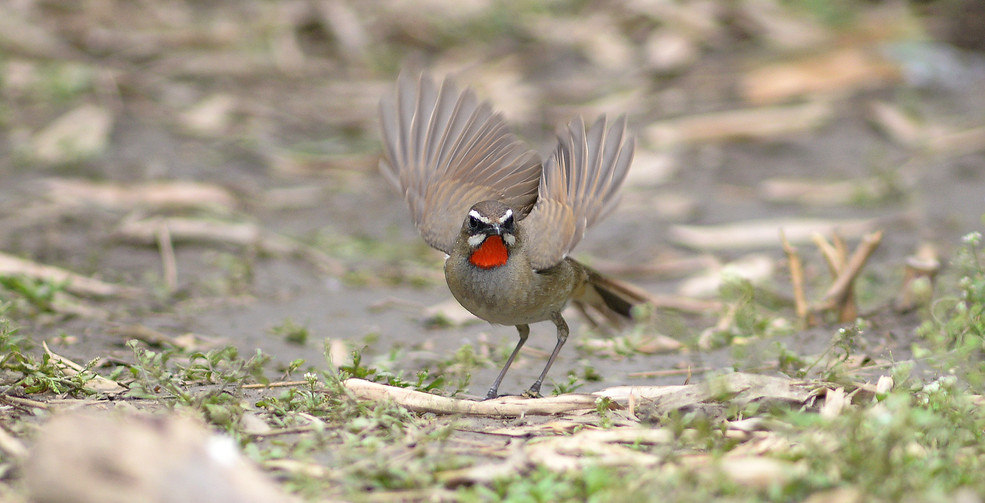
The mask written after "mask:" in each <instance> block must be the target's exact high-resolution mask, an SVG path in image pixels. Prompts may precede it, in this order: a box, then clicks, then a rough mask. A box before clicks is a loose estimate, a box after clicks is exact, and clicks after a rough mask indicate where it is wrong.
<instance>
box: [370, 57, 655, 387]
mask: <svg viewBox="0 0 985 503" xmlns="http://www.w3.org/2000/svg"><path fill="white" fill-rule="evenodd" d="M380 117H381V126H382V131H383V143H384V157H383V159H382V160H381V161H380V169H381V171H382V172H383V174H384V175H385V177H386V178H387V179H389V180H390V182H391V183H393V184H394V186H396V187H397V188H398V189H399V190H400V191H401V192H402V193H403V195H404V197H405V198H406V200H407V203H408V205H409V206H410V213H411V216H412V218H413V220H414V223H415V224H416V225H417V229H418V230H419V231H420V233H421V236H422V237H423V238H424V240H425V241H427V243H428V244H429V245H431V246H432V247H434V248H436V249H438V250H441V251H443V252H445V253H446V254H447V258H446V259H445V267H444V270H445V279H446V281H447V283H448V288H449V289H450V290H451V293H452V295H454V296H455V299H457V300H458V302H459V303H460V304H461V305H462V306H463V307H465V309H467V310H469V311H470V312H471V313H472V314H474V315H476V316H478V317H479V318H482V319H483V320H486V321H488V322H490V323H494V324H501V325H514V326H515V327H516V329H517V331H518V332H519V336H520V340H519V342H517V345H516V347H515V348H514V349H513V352H512V353H511V354H510V357H509V358H508V359H507V360H506V364H505V365H504V366H503V369H502V371H500V373H499V375H498V376H497V377H496V380H495V382H493V385H492V387H490V389H489V392H488V393H487V394H486V397H487V399H489V398H496V397H497V396H498V393H499V385H500V383H501V382H502V381H503V377H504V376H505V375H506V371H507V370H508V369H509V368H510V365H511V364H512V363H513V360H514V359H515V358H516V355H517V353H518V352H519V351H520V348H521V347H523V344H524V343H525V342H526V341H527V337H528V336H529V335H530V327H529V324H531V323H536V322H539V321H547V320H550V321H552V322H553V323H554V325H555V326H556V327H557V344H556V345H555V346H554V351H552V352H551V356H550V358H549V359H548V360H547V365H546V366H545V367H544V370H543V372H541V374H540V377H538V378H537V381H536V382H534V383H533V385H531V386H530V388H529V389H528V390H527V392H526V393H525V395H526V396H532V397H536V396H540V387H541V384H542V383H543V381H544V378H545V377H546V376H547V372H548V371H549V370H550V368H551V365H553V364H554V360H555V359H556V358H557V355H558V352H560V350H561V347H562V346H564V343H565V341H566V340H567V338H568V325H567V323H565V321H564V318H563V317H562V316H561V311H562V310H563V309H564V308H565V306H566V305H567V304H568V303H569V301H570V302H573V303H575V304H577V305H578V307H580V308H582V310H583V312H584V306H586V305H587V306H591V307H592V308H594V309H597V310H598V311H599V312H601V313H603V314H605V315H606V316H607V317H609V318H615V317H617V316H613V314H616V315H619V316H621V317H624V318H627V319H629V318H630V317H631V309H632V308H633V306H634V305H637V304H641V303H644V302H646V301H647V297H646V294H645V293H643V292H642V291H640V290H639V289H637V288H635V287H632V286H630V285H626V284H624V283H621V282H617V281H614V280H611V279H608V278H604V277H603V276H601V275H600V274H599V273H597V272H596V271H594V270H592V269H590V268H588V267H587V266H585V265H583V264H581V263H579V262H577V261H575V260H574V259H572V258H570V257H568V254H569V253H570V252H571V250H572V249H573V248H574V247H575V245H576V244H578V241H579V240H580V239H581V238H582V236H584V234H585V230H586V229H588V228H589V227H591V226H592V225H593V224H595V223H596V222H597V221H599V220H600V219H602V218H603V217H605V216H606V215H607V214H608V213H609V212H611V211H612V210H613V209H614V208H615V206H616V203H617V202H618V200H619V197H618V190H619V186H620V185H621V184H622V182H623V180H624V179H625V178H626V173H627V172H628V170H629V165H630V163H631V162H632V158H633V149H634V146H635V140H634V139H633V138H632V137H630V136H629V135H627V133H626V119H625V117H622V118H620V119H618V120H616V121H615V122H614V123H613V124H612V125H611V126H607V121H606V118H605V116H602V117H600V118H599V119H598V120H596V121H595V123H593V124H592V126H591V127H590V128H588V129H587V130H586V128H585V125H584V123H583V122H582V120H581V119H580V118H578V119H575V120H573V121H572V122H571V123H570V124H568V126H567V128H566V129H565V130H564V131H563V132H562V133H561V134H560V135H559V137H558V144H557V147H556V148H555V149H554V152H553V154H552V155H551V156H550V157H549V158H547V159H546V160H545V161H543V162H542V161H541V160H540V158H539V156H538V155H537V154H536V153H535V152H533V151H531V150H529V149H527V148H526V147H525V146H523V144H522V143H521V142H520V140H519V139H518V138H517V137H516V136H515V135H513V134H512V133H510V132H509V131H508V130H507V128H506V123H505V121H504V119H503V117H502V115H501V114H499V113H494V112H493V109H492V107H491V105H490V104H489V103H487V102H480V101H479V99H478V98H477V97H476V94H475V93H474V92H473V91H472V90H471V89H465V90H463V91H459V89H458V88H457V87H456V86H455V84H454V83H453V82H451V81H450V80H445V81H444V82H443V83H442V84H441V85H440V86H439V85H438V84H436V83H435V82H434V81H433V80H432V79H431V78H429V77H428V76H426V75H425V76H421V78H420V79H413V78H411V77H410V76H408V75H406V74H402V75H401V76H400V77H399V78H398V81H397V86H396V93H395V94H392V95H388V96H385V97H384V98H383V99H382V101H381V102H380Z"/></svg>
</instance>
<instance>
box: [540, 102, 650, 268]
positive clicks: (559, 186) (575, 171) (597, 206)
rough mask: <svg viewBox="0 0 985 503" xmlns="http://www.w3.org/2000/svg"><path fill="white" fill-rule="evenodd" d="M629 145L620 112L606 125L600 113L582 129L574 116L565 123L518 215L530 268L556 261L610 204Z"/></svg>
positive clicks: (628, 158) (631, 146)
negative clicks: (527, 206)
mask: <svg viewBox="0 0 985 503" xmlns="http://www.w3.org/2000/svg"><path fill="white" fill-rule="evenodd" d="M634 147H635V140H634V139H633V138H631V137H629V136H628V135H627V134H626V118H625V117H622V118H620V119H618V120H616V121H615V122H614V123H613V124H612V126H611V127H608V128H607V127H606V119H605V116H602V117H599V119H598V120H596V121H595V123H594V124H592V127H591V128H590V129H589V130H588V131H587V132H586V131H585V125H584V123H583V122H582V120H581V119H580V118H579V119H576V120H574V121H572V122H571V123H570V124H569V125H568V128H567V130H566V131H564V132H563V133H562V134H561V135H560V136H559V138H558V145H557V148H556V149H555V150H554V154H553V155H552V156H551V157H550V158H549V159H548V160H547V162H545V163H544V174H543V176H542V177H541V179H540V186H539V187H538V198H537V203H536V204H535V205H534V207H533V209H532V210H531V211H530V214H529V215H527V218H525V219H524V220H523V229H524V233H525V235H526V236H527V238H526V243H527V245H526V250H527V256H528V257H529V258H530V264H531V265H532V266H533V268H534V269H537V270H540V269H546V268H548V267H551V266H553V265H555V264H557V263H558V262H560V261H561V259H563V258H564V257H565V256H567V254H568V253H569V252H570V251H571V250H572V249H574V247H575V245H576V244H578V241H580V240H581V238H582V236H584V235H585V230H586V229H588V228H589V227H591V226H592V225H593V224H594V223H595V222H597V221H599V220H601V219H602V218H604V217H605V216H606V215H607V214H608V213H609V212H611V211H612V210H613V209H615V207H616V205H617V204H618V202H619V195H618V192H619V186H620V185H622V182H623V180H625V178H626V173H627V172H628V171H629V165H630V163H631V162H632V160H633V149H634Z"/></svg>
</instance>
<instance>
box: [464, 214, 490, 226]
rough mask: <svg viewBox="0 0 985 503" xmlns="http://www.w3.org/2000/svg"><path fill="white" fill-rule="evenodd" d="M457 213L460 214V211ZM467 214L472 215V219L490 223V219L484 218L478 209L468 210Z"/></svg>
mask: <svg viewBox="0 0 985 503" xmlns="http://www.w3.org/2000/svg"><path fill="white" fill-rule="evenodd" d="M459 215H461V213H459ZM469 216H470V217H472V218H474V219H476V220H478V221H480V222H482V223H484V224H487V225H492V220H489V219H488V218H486V217H485V216H483V215H482V214H481V213H479V212H478V211H475V210H470V211H469Z"/></svg>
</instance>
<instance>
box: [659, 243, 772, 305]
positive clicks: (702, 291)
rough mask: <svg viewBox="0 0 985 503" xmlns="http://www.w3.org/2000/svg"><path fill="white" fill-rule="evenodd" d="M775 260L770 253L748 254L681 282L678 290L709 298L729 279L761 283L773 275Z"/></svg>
mask: <svg viewBox="0 0 985 503" xmlns="http://www.w3.org/2000/svg"><path fill="white" fill-rule="evenodd" d="M774 262H775V261H774V260H773V258H772V257H770V256H768V255H763V254H758V253H757V254H753V255H747V256H745V257H742V258H740V259H738V260H735V261H733V262H729V263H728V264H725V265H723V266H721V267H719V268H716V269H713V270H709V271H705V272H703V273H701V274H699V275H697V276H692V277H690V278H688V279H687V280H685V281H684V282H683V283H681V285H680V286H679V287H678V289H677V292H678V293H679V294H681V295H683V296H685V297H698V298H709V297H713V296H715V295H717V294H718V292H719V290H720V289H721V286H722V283H724V282H725V281H728V280H729V279H734V278H740V279H745V280H748V281H750V282H752V283H753V284H761V283H763V282H765V281H766V280H768V279H770V278H771V277H772V276H773V271H774V269H775V265H776V264H775V263H774Z"/></svg>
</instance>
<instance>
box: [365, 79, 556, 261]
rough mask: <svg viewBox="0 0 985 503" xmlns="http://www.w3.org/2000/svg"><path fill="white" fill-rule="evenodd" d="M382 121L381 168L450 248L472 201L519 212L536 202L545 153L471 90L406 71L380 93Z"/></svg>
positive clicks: (429, 235)
mask: <svg viewBox="0 0 985 503" xmlns="http://www.w3.org/2000/svg"><path fill="white" fill-rule="evenodd" d="M380 125H381V127H382V130H383V159H382V160H381V161H380V170H381V171H382V172H383V174H384V176H385V177H386V178H387V179H388V180H389V181H390V182H391V183H393V184H394V185H396V186H397V187H398V188H399V189H400V190H401V192H402V193H403V194H404V197H405V198H406V200H407V204H408V206H409V207H410V212H411V217H412V218H413V220H414V223H415V224H416V225H417V228H418V230H419V231H420V233H421V236H422V237H423V238H424V240H425V241H427V243H428V244H430V245H431V246H433V247H434V248H437V249H439V250H441V251H444V252H445V253H450V252H451V250H452V248H453V247H454V244H455V238H456V237H457V236H458V233H459V229H460V228H461V226H462V222H463V221H464V219H465V218H466V215H467V213H468V210H469V208H470V207H471V206H472V205H473V204H475V203H478V202H480V201H485V200H489V199H494V200H499V201H502V202H504V203H506V204H507V205H509V206H510V207H512V208H513V211H514V212H515V213H516V214H517V215H518V216H520V217H523V216H525V215H526V214H527V213H528V212H529V211H530V208H532V207H533V205H534V202H535V201H536V199H537V190H538V184H539V181H540V174H541V171H542V167H541V163H540V159H539V158H538V157H537V155H536V153H534V152H532V151H530V150H528V149H527V148H526V147H524V146H523V145H522V144H521V142H520V141H519V139H518V138H517V137H516V136H515V135H513V134H512V133H510V132H509V131H508V130H507V128H506V123H505V121H504V120H503V118H502V116H501V115H500V114H497V113H494V112H493V110H492V107H491V106H490V105H489V104H488V103H486V102H480V101H479V99H478V98H477V97H476V95H475V93H474V92H473V91H472V90H470V89H465V90H463V91H459V89H458V88H457V87H456V86H455V84H454V83H452V82H451V81H450V80H445V81H444V82H442V83H441V85H440V87H439V86H438V85H437V84H436V83H435V81H434V80H432V79H431V78H429V77H427V76H421V78H420V79H413V78H411V77H410V76H408V75H406V74H403V75H401V76H400V77H399V78H398V80H397V89H396V93H395V94H394V95H390V96H385V97H384V98H383V99H382V100H381V101H380Z"/></svg>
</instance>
